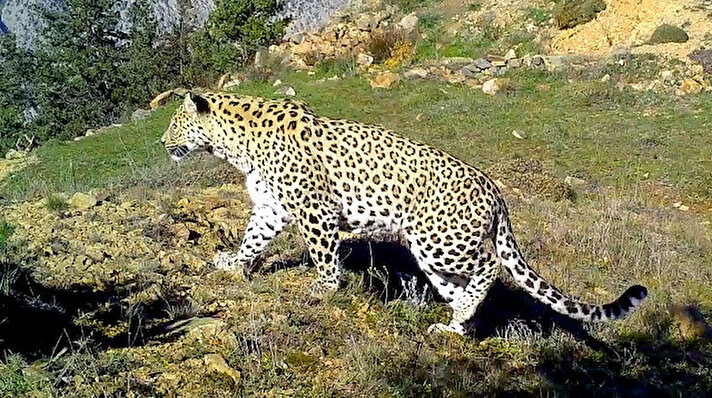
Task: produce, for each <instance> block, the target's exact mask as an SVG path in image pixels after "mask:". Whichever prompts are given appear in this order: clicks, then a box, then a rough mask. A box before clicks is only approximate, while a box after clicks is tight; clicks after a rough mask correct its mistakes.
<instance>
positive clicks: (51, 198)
mask: <svg viewBox="0 0 712 398" xmlns="http://www.w3.org/2000/svg"><path fill="white" fill-rule="evenodd" d="M45 206H47V209H49V210H51V211H55V212H60V211H64V210H66V209H67V208H68V207H69V203H67V201H66V200H64V198H63V197H61V196H59V195H56V194H49V195H47V198H45Z"/></svg>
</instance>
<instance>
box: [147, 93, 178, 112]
mask: <svg viewBox="0 0 712 398" xmlns="http://www.w3.org/2000/svg"><path fill="white" fill-rule="evenodd" d="M173 94H175V91H174V90H168V91H164V92H162V93H160V94H158V95H157V96H156V98H154V99H153V100H152V101H151V109H156V108H158V107H161V106H163V105H165V104H167V103H168V101H170V99H171V96H172V95H173Z"/></svg>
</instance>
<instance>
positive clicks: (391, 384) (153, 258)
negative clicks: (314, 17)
mask: <svg viewBox="0 0 712 398" xmlns="http://www.w3.org/2000/svg"><path fill="white" fill-rule="evenodd" d="M626 72H627V71H626V70H617V71H611V73H621V74H622V73H626ZM325 76H326V74H318V75H316V76H308V75H307V74H306V73H289V74H285V75H283V76H279V77H280V79H281V80H283V81H284V82H285V83H287V84H289V85H291V86H293V87H294V89H295V91H296V93H297V98H299V99H302V100H304V101H306V102H307V103H309V105H310V106H312V107H313V108H314V109H316V110H317V112H318V113H320V114H322V115H326V116H331V117H335V118H349V119H356V120H360V121H363V122H369V123H379V124H383V125H385V126H387V127H389V128H391V129H393V130H396V131H398V132H400V133H402V134H404V135H407V136H409V137H412V138H415V139H417V140H420V141H423V142H426V143H429V144H431V145H434V146H437V147H439V148H442V149H444V150H446V151H448V152H450V153H452V154H454V155H455V156H457V157H459V158H461V159H463V160H465V161H467V162H470V163H472V164H475V165H477V166H479V167H480V168H482V169H484V170H486V171H487V172H488V173H489V174H491V175H492V176H493V177H494V178H496V179H498V180H500V181H501V182H502V183H503V184H504V185H506V188H505V189H504V192H505V194H506V197H507V200H508V202H509V204H510V207H511V213H512V217H513V222H514V230H515V234H516V235H517V236H518V239H519V242H520V245H521V246H522V247H523V250H524V252H525V254H526V256H527V257H528V259H529V260H530V263H531V264H532V265H533V266H534V267H535V268H536V269H537V270H538V271H539V272H540V273H541V274H542V275H543V276H544V277H545V278H547V279H548V280H550V281H551V282H553V283H555V284H556V285H558V286H559V287H560V288H562V289H563V290H565V291H566V292H569V293H571V294H574V295H577V296H580V297H581V298H583V299H586V300H590V301H595V302H606V301H609V300H611V299H612V298H614V297H616V296H617V295H618V294H619V293H620V292H621V291H622V290H623V289H624V288H625V287H626V286H628V285H630V284H632V283H642V284H645V285H647V286H648V287H649V289H650V299H649V301H648V302H647V303H646V304H645V305H644V306H643V308H641V310H640V311H638V312H636V313H635V314H633V315H632V316H631V317H629V318H627V319H625V320H623V321H620V322H616V323H612V324H605V325H593V326H592V325H580V324H578V323H575V322H570V321H567V320H565V319H562V318H561V317H559V316H556V315H555V314H553V313H552V312H551V311H549V310H547V309H546V308H543V307H542V306H541V305H539V304H537V303H535V302H534V301H533V300H532V299H530V298H528V296H526V294H524V293H523V292H522V291H521V290H519V289H518V288H516V287H513V286H512V285H511V284H510V283H509V282H508V281H507V280H506V278H505V280H504V283H500V284H498V285H497V286H496V287H495V289H493V291H492V293H491V294H490V296H489V298H488V300H487V302H486V303H485V305H484V306H483V308H482V311H481V312H480V313H479V315H478V317H477V319H476V320H475V326H476V332H475V334H474V336H470V337H467V338H461V337H458V336H449V335H442V336H429V335H427V334H426V329H427V326H428V325H429V324H430V323H432V322H435V321H442V320H445V319H447V318H448V316H449V314H448V309H447V307H446V306H445V305H443V304H441V303H437V302H428V303H426V304H424V305H423V306H418V305H416V304H414V303H412V302H410V301H408V300H404V299H403V297H402V296H398V291H397V289H392V287H393V286H391V285H392V282H393V279H394V277H393V274H392V272H393V267H396V268H398V267H401V268H402V267H404V265H407V263H408V262H409V261H410V260H409V259H408V258H407V257H406V256H404V255H403V253H402V250H398V249H397V248H394V247H393V246H392V245H388V244H377V245H367V244H363V243H359V242H352V243H350V244H349V245H347V248H346V249H345V253H344V256H345V258H346V260H345V262H346V265H347V268H348V269H349V272H348V273H347V275H346V279H347V286H346V287H345V288H344V289H342V290H341V291H339V292H337V293H335V294H334V295H333V296H331V297H329V298H327V299H324V300H322V301H317V300H314V299H312V298H310V297H309V294H308V289H307V286H308V285H309V282H310V280H311V279H313V277H314V275H315V272H314V271H313V270H312V269H310V268H309V267H308V266H307V264H306V261H305V260H304V255H303V250H302V247H301V244H300V243H299V240H298V238H297V237H296V235H295V233H294V232H293V231H287V233H286V236H285V237H283V238H282V239H280V240H279V241H278V242H276V243H275V244H274V245H273V247H272V249H271V252H270V255H269V256H268V259H267V261H266V263H265V264H264V265H263V266H262V268H261V270H260V271H259V272H257V273H256V274H255V275H254V276H253V277H252V278H251V279H250V280H244V279H242V278H239V277H237V276H235V275H229V274H225V273H222V272H214V271H211V270H210V268H209V265H208V264H206V261H207V260H209V258H210V257H211V256H212V253H213V251H214V250H215V249H216V248H217V247H220V246H225V245H231V244H235V242H236V241H238V240H239V236H240V234H241V231H242V228H243V226H244V224H245V222H246V219H247V217H248V216H249V203H248V200H247V199H246V196H245V192H244V189H243V188H242V187H241V185H240V180H239V176H237V175H236V174H235V173H234V172H232V171H231V170H230V168H229V167H227V166H226V165H224V164H222V163H220V162H217V161H215V160H211V159H208V158H205V157H200V158H197V159H194V160H192V161H190V162H188V163H186V164H181V165H176V164H174V163H171V162H170V161H169V159H168V157H167V156H166V155H165V154H164V151H163V149H162V148H161V145H160V142H159V137H160V135H161V134H162V133H163V130H164V129H165V128H166V126H167V124H168V120H169V118H170V115H171V113H172V111H173V109H174V107H175V104H174V105H172V106H168V107H166V108H164V109H160V110H158V111H156V112H155V113H153V114H152V115H151V116H149V117H148V118H147V119H145V120H144V121H140V122H137V123H135V124H131V125H127V126H124V127H122V128H116V129H110V130H108V131H106V132H104V133H102V134H100V135H97V136H94V137H90V138H86V139H84V140H82V141H79V142H68V143H51V144H49V145H46V146H45V147H43V148H41V149H40V150H39V151H38V156H39V159H40V162H39V164H37V165H34V166H30V167H28V168H26V169H25V170H23V171H21V172H19V173H17V174H15V175H13V176H11V178H10V179H9V180H8V181H7V182H6V184H5V185H4V187H3V188H2V195H3V197H4V198H5V199H6V202H7V203H6V207H5V208H4V209H3V217H4V218H5V219H6V220H7V221H8V222H9V223H10V224H11V225H13V226H14V232H13V233H12V235H11V236H10V238H9V240H8V242H9V243H8V248H7V250H4V251H5V253H4V254H3V257H2V261H1V263H2V266H3V275H9V273H10V271H11V270H15V271H13V272H15V273H14V274H12V277H4V278H5V279H7V280H8V281H9V283H10V284H11V285H12V286H14V289H15V290H16V291H17V292H18V295H17V296H16V297H19V298H17V300H20V301H22V298H23V297H25V296H32V295H34V296H35V297H36V301H39V302H41V303H52V302H53V303H54V307H52V306H51V305H49V308H45V307H46V306H45V307H42V306H36V308H35V307H33V311H35V312H27V313H25V315H24V316H15V317H13V314H11V313H8V315H6V318H7V321H6V325H10V326H11V327H13V328H14V329H15V334H16V335H17V336H21V335H23V334H24V337H25V339H26V336H29V335H32V336H33V341H34V342H36V343H35V344H34V345H32V346H31V347H27V346H23V345H22V344H20V343H18V342H17V341H13V340H10V341H7V342H5V343H6V344H7V345H8V346H10V347H11V349H12V350H13V351H14V352H15V354H10V353H6V355H5V357H4V359H3V362H2V365H0V391H2V392H3V395H11V396H26V395H33V396H57V395H59V396H61V395H65V396H107V395H108V396H130V395H133V396H156V395H167V394H177V395H178V396H285V395H287V396H333V395H336V396H471V395H473V394H487V395H500V394H501V395H504V394H536V395H571V394H574V393H580V392H585V393H587V394H596V395H605V396H611V395H625V396H629V395H636V396H647V395H650V394H653V393H662V394H666V395H685V396H695V395H697V396H703V395H704V394H705V392H706V391H709V390H710V389H712V372H711V371H710V369H712V366H711V365H712V345H711V344H710V342H709V340H708V339H706V338H705V337H704V336H705V333H708V332H709V331H706V330H704V328H703V326H700V325H701V324H699V323H694V322H692V321H690V319H691V317H690V316H687V317H686V316H685V315H684V312H685V311H679V310H673V311H670V310H669V307H670V306H671V305H682V306H684V305H690V304H694V305H695V308H697V311H698V312H699V315H701V316H705V315H706V316H709V315H710V314H712V297H710V295H709V286H710V281H711V280H712V254H711V253H712V239H711V236H710V232H712V231H710V226H709V225H710V224H709V221H710V213H711V212H712V191H710V187H711V186H712V179H711V177H710V176H711V175H712V161H711V160H712V159H711V158H710V156H711V155H710V152H709V148H710V147H711V146H712V135H710V134H709V131H710V128H711V127H712V101H710V100H712V98H711V97H710V96H709V95H695V96H688V97H684V98H671V97H668V96H665V95H658V94H652V93H646V94H641V93H635V92H629V91H623V92H621V91H619V90H618V89H616V88H615V87H614V86H613V83H610V82H608V83H604V82H601V81H600V80H599V79H578V78H577V79H575V80H573V81H569V77H570V76H566V75H561V74H549V73H546V72H528V73H527V74H513V75H511V76H510V77H511V78H512V79H513V82H514V85H515V89H514V90H513V91H512V92H510V93H507V94H504V95H498V96H494V97H492V96H486V95H484V94H483V93H482V92H481V91H479V90H472V89H469V88H467V87H454V86H449V85H446V84H444V83H439V82H417V83H415V82H401V83H399V85H398V86H396V88H394V89H393V90H390V91H380V90H379V91H373V90H371V89H370V88H369V86H368V82H367V81H364V80H362V79H359V78H355V77H346V78H344V79H339V80H326V81H324V80H322V78H323V77H325ZM612 80H615V79H612ZM238 91H239V92H240V93H244V94H252V95H261V96H268V97H274V96H277V95H275V94H274V91H275V88H274V87H273V86H272V84H271V81H266V82H251V83H246V84H244V85H242V86H240V87H239V90H238ZM513 130H517V131H519V132H520V134H519V135H520V136H523V137H524V138H523V139H519V138H517V137H515V136H514V135H513V134H512V131H513ZM567 176H572V177H577V178H580V179H582V180H583V182H579V183H578V184H576V185H575V186H574V187H570V186H568V185H567V184H565V183H564V180H565V178H566V177H567ZM222 184H236V185H225V186H221V185H222ZM91 189H94V190H95V192H96V193H97V195H98V196H99V197H101V198H102V199H103V200H101V201H100V203H99V204H98V205H97V206H94V207H92V208H90V209H88V210H73V209H71V208H67V207H66V206H62V205H56V204H55V205H48V199H49V202H53V201H54V202H57V201H59V202H60V203H61V202H62V201H64V200H66V197H68V196H69V195H70V194H72V193H73V192H86V191H89V190H91ZM675 202H682V203H683V204H684V205H685V206H688V207H689V208H690V209H689V210H688V211H681V210H679V206H678V207H674V206H673V203H675ZM28 243H29V244H28ZM92 253H93V254H92ZM96 253H99V254H98V255H96ZM384 265H385V266H387V267H386V268H384V267H383V266H384ZM389 272H390V273H389ZM384 285H385V286H390V287H391V288H384ZM30 292H33V293H30ZM23 295H25V296H23ZM3 300H4V301H2V303H0V304H2V305H3V306H4V307H3V308H9V304H8V303H9V301H8V300H9V299H3ZM52 300H54V301H52ZM22 302H23V303H25V304H26V302H27V300H25V301H22ZM28 308H29V306H28ZM59 309H61V310H62V311H60V310H59ZM28 311H29V309H28ZM690 311H691V310H690ZM688 312H689V311H688ZM28 314H30V315H33V316H35V317H36V318H34V320H33V316H30V315H28ZM681 314H682V315H681ZM49 316H53V317H56V318H57V319H58V320H60V321H61V322H58V324H59V325H61V327H45V328H42V327H40V324H39V322H37V320H36V319H48V317H49ZM691 325H692V326H691ZM2 327H3V326H2V325H0V328H2ZM700 328H703V329H702V330H701V331H700ZM18 340H22V339H18Z"/></svg>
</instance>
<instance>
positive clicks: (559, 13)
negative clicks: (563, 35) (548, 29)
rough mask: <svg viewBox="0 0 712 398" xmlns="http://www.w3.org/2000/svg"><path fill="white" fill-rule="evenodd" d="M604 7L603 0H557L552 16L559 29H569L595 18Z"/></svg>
mask: <svg viewBox="0 0 712 398" xmlns="http://www.w3.org/2000/svg"><path fill="white" fill-rule="evenodd" d="M605 9H606V2H605V1H603V0H559V1H558V3H557V5H556V7H555V8H554V12H553V16H554V20H555V21H556V25H557V26H558V27H559V29H569V28H573V27H574V26H577V25H581V24H584V23H586V22H588V21H590V20H592V19H594V18H596V15H598V13H599V12H601V11H603V10H605Z"/></svg>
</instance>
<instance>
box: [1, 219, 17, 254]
mask: <svg viewBox="0 0 712 398" xmlns="http://www.w3.org/2000/svg"><path fill="white" fill-rule="evenodd" d="M13 232H15V227H13V226H12V224H9V223H8V222H7V221H5V220H0V250H4V249H5V247H6V245H7V239H8V238H9V237H10V235H12V233H13Z"/></svg>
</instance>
